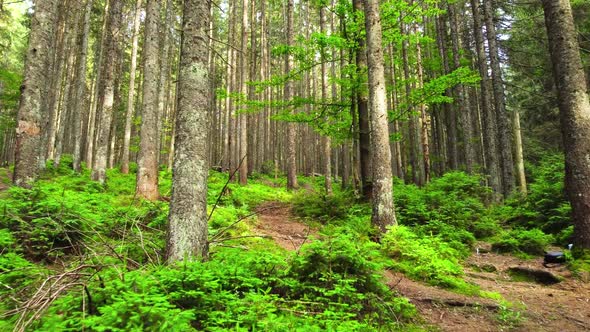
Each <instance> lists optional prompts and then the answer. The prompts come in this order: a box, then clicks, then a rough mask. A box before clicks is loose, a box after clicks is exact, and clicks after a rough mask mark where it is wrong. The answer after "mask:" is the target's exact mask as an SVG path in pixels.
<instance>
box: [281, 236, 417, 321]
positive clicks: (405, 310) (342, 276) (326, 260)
mask: <svg viewBox="0 0 590 332" xmlns="http://www.w3.org/2000/svg"><path fill="white" fill-rule="evenodd" d="M380 259H381V258H380V253H379V245H378V244H375V243H372V242H368V241H358V239H357V237H356V236H355V235H353V234H348V233H346V231H345V230H344V229H337V230H335V231H334V233H330V234H327V235H325V237H324V238H323V240H322V241H315V242H313V243H311V244H309V245H306V246H304V247H303V249H302V251H301V253H300V254H299V255H297V256H295V257H294V258H293V262H292V265H291V267H290V269H289V270H288V272H287V276H286V278H285V279H283V285H284V286H287V287H288V290H284V291H283V292H284V293H283V294H282V296H283V297H286V298H288V299H293V300H299V299H301V300H306V301H310V302H312V303H311V304H302V308H303V309H305V310H308V311H314V312H317V311H320V312H321V311H323V314H322V316H326V315H327V314H328V313H329V314H330V317H327V316H326V318H327V319H329V320H334V321H339V320H343V319H350V318H354V319H358V320H360V321H365V320H368V321H373V320H376V321H377V322H379V324H392V323H394V322H396V316H395V315H400V316H401V317H405V318H409V317H411V316H413V315H414V313H415V309H414V308H413V306H411V305H410V304H409V303H408V302H407V300H405V299H396V298H394V297H393V294H392V293H391V291H390V290H389V288H388V287H387V286H385V284H384V283H383V275H382V273H381V271H382V269H383V266H382V264H381V263H380V262H379V261H380ZM384 301H386V302H385V303H384ZM390 303H393V304H394V305H395V306H397V310H396V311H395V312H394V313H392V312H391V311H390V310H388V307H387V306H390Z"/></svg>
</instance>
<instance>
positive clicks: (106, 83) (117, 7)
mask: <svg viewBox="0 0 590 332" xmlns="http://www.w3.org/2000/svg"><path fill="white" fill-rule="evenodd" d="M122 6H123V3H122V2H120V1H113V2H112V3H111V4H110V8H109V14H108V16H109V17H108V20H109V24H107V27H108V30H107V31H108V32H107V34H106V36H107V40H106V42H105V48H106V49H105V51H106V52H105V54H106V56H107V58H108V59H109V61H104V63H103V65H104V66H103V68H102V71H103V75H102V76H101V77H102V80H103V88H104V94H103V95H104V97H103V100H102V104H101V105H100V106H101V107H100V113H99V116H98V118H99V119H100V125H99V129H98V133H97V139H96V154H95V158H94V159H95V160H94V162H93V165H92V175H91V177H92V180H94V181H98V182H100V183H104V182H105V181H106V169H107V161H108V149H109V138H110V131H111V122H112V119H113V105H114V98H115V71H116V68H115V67H116V62H115V61H113V58H114V57H115V56H116V55H117V54H118V51H117V48H118V47H119V45H118V37H119V35H120V33H121V31H120V27H121V9H122Z"/></svg>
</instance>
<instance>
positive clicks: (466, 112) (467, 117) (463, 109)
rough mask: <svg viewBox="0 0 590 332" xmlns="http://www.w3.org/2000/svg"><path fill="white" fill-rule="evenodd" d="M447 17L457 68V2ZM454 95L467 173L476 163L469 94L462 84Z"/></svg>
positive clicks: (455, 66)
mask: <svg viewBox="0 0 590 332" xmlns="http://www.w3.org/2000/svg"><path fill="white" fill-rule="evenodd" d="M448 8H449V17H450V20H451V42H452V48H453V68H454V69H458V68H459V67H461V55H460V50H461V42H460V38H459V37H460V35H461V33H460V31H459V17H458V15H459V14H458V10H459V9H460V7H459V4H457V3H454V4H449V5H448ZM454 95H455V97H456V98H457V105H458V108H459V119H460V124H461V129H463V147H464V151H465V154H464V159H465V169H466V170H467V172H468V173H472V172H473V171H474V167H475V163H476V152H475V147H474V144H473V127H472V121H471V107H470V106H471V105H469V96H468V95H467V93H466V87H465V86H463V85H457V86H456V87H455V89H454Z"/></svg>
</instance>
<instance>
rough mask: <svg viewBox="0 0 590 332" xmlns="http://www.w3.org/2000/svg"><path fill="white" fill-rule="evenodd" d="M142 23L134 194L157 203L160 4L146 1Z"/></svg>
mask: <svg viewBox="0 0 590 332" xmlns="http://www.w3.org/2000/svg"><path fill="white" fill-rule="evenodd" d="M146 5H147V9H146V23H145V42H144V46H143V47H144V58H145V59H144V65H143V75H144V83H143V98H142V111H141V129H140V133H139V134H140V140H139V154H138V155H137V186H136V194H137V196H139V197H141V198H145V199H147V200H151V201H153V200H156V199H158V197H159V196H160V194H159V192H158V135H159V133H158V118H159V116H158V112H159V108H158V86H159V84H158V83H159V81H160V65H159V60H158V58H159V52H158V22H159V21H160V3H159V1H158V0H148V1H147V3H146Z"/></svg>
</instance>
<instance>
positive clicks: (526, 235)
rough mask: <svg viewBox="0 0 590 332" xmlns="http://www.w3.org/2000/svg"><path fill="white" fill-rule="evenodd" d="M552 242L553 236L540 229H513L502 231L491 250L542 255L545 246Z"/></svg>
mask: <svg viewBox="0 0 590 332" xmlns="http://www.w3.org/2000/svg"><path fill="white" fill-rule="evenodd" d="M552 242H553V236H551V235H547V234H545V233H543V231H541V230H540V229H532V230H523V229H514V230H512V231H508V232H504V233H503V234H501V235H500V237H499V238H498V239H497V240H495V241H494V242H493V243H492V250H494V251H498V252H501V253H507V252H513V253H524V254H529V255H543V254H544V253H545V248H547V246H548V245H549V244H550V243H552Z"/></svg>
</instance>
